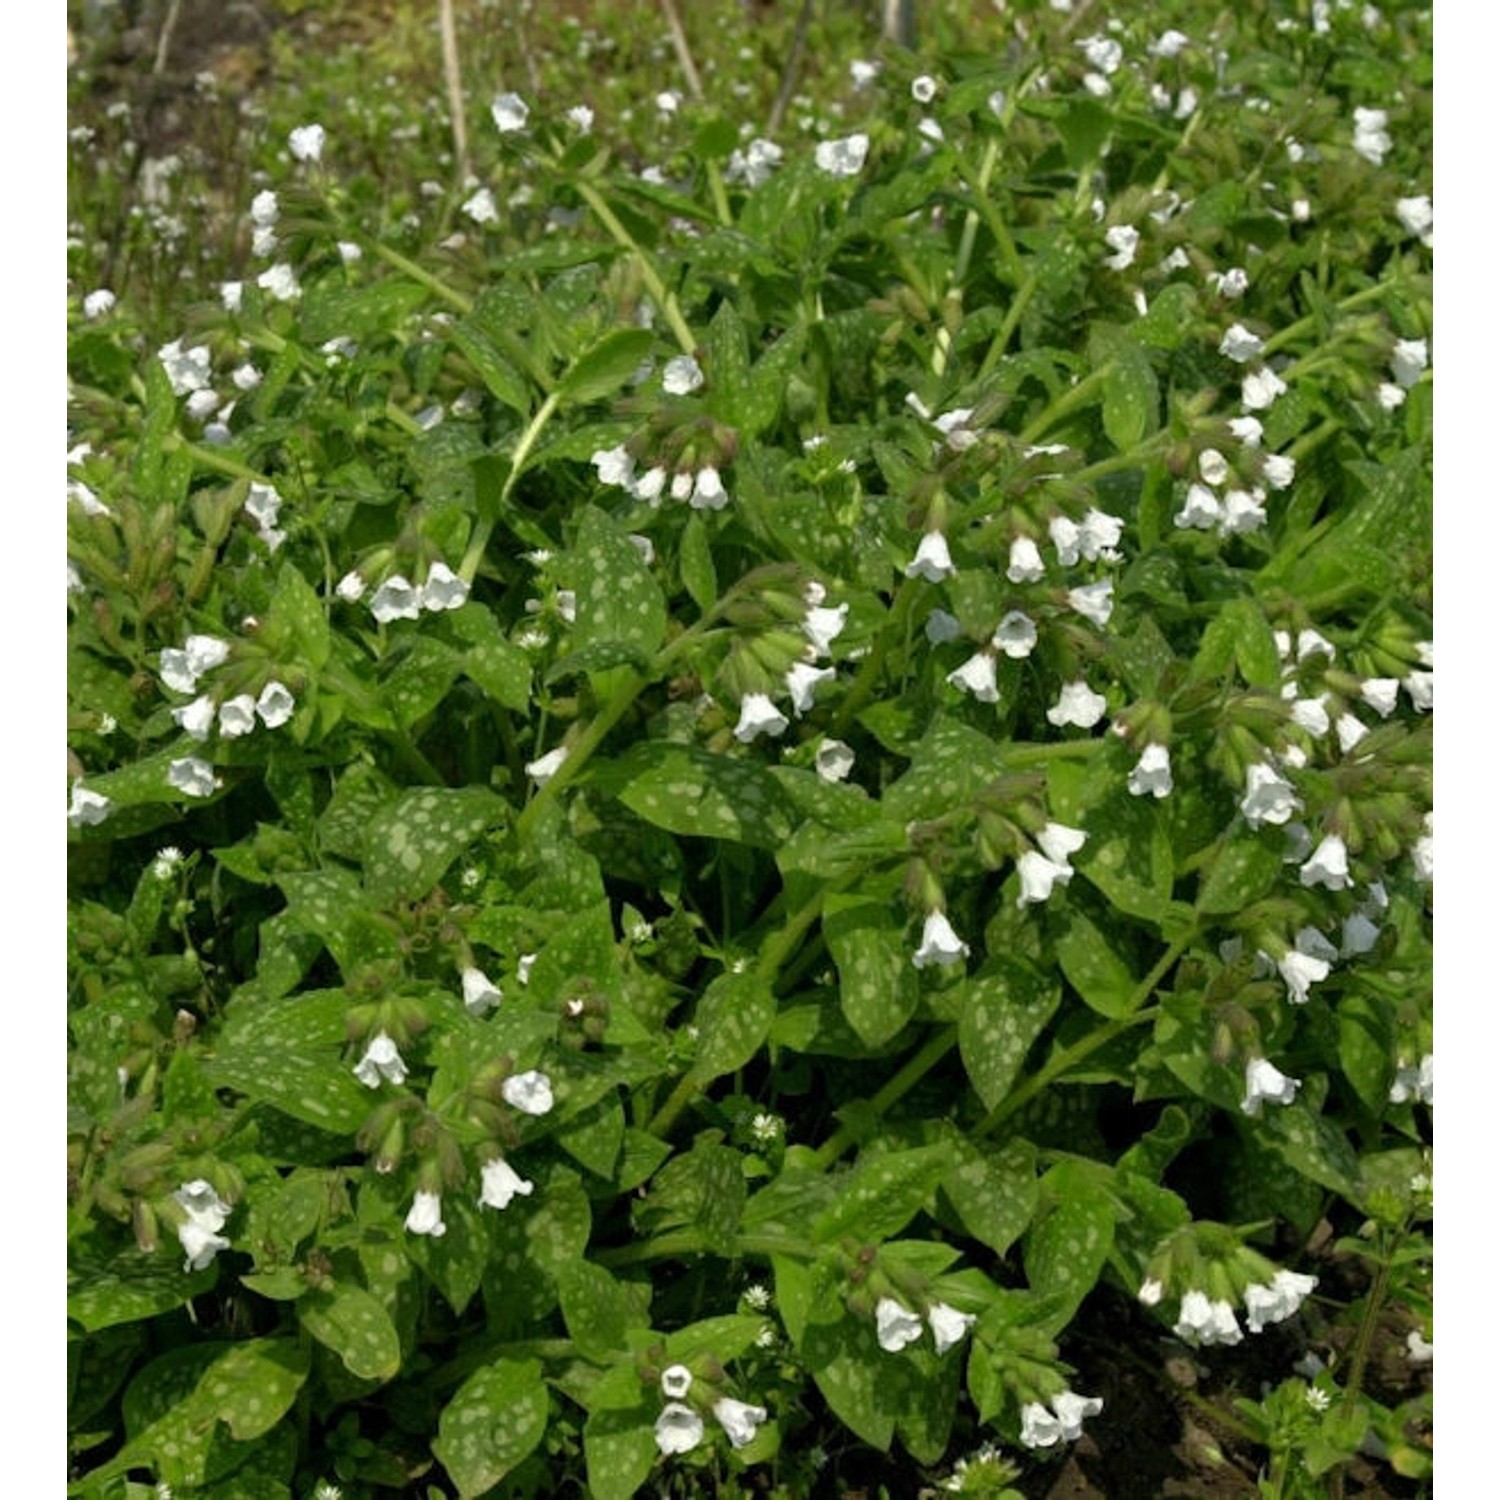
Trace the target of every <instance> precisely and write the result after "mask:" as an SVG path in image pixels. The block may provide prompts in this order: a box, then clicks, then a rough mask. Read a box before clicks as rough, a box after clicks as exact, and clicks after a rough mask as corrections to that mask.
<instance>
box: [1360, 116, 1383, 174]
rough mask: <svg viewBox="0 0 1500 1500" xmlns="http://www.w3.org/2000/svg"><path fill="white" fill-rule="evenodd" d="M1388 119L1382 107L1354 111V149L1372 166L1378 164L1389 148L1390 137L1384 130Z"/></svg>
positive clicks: (1381, 161)
mask: <svg viewBox="0 0 1500 1500" xmlns="http://www.w3.org/2000/svg"><path fill="white" fill-rule="evenodd" d="M1388 120H1389V117H1388V116H1387V115H1386V112H1385V111H1384V110H1383V109H1356V110H1355V111H1354V150H1355V152H1356V153H1357V154H1358V155H1360V156H1362V157H1364V159H1365V160H1366V161H1367V162H1369V163H1370V164H1371V165H1372V166H1376V167H1378V166H1380V165H1381V164H1382V163H1383V162H1384V161H1385V154H1386V152H1387V151H1389V150H1390V149H1391V137H1390V135H1389V133H1388V132H1387V130H1386V125H1387V123H1388Z"/></svg>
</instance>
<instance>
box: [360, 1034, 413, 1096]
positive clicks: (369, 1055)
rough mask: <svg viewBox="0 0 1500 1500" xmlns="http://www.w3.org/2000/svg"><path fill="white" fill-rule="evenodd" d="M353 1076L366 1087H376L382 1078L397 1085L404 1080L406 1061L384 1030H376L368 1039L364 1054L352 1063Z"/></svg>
mask: <svg viewBox="0 0 1500 1500" xmlns="http://www.w3.org/2000/svg"><path fill="white" fill-rule="evenodd" d="M354 1076H355V1077H356V1078H357V1079H359V1081H360V1082H361V1083H362V1084H364V1086H365V1087H366V1088H367V1089H378V1088H379V1087H380V1085H381V1082H382V1080H383V1081H384V1082H386V1083H394V1084H397V1085H400V1084H402V1083H404V1082H405V1081H406V1063H405V1061H404V1060H403V1059H402V1056H401V1053H400V1052H399V1051H398V1050H397V1047H396V1044H395V1042H393V1041H392V1040H391V1038H390V1037H389V1036H387V1035H386V1033H385V1032H383V1031H380V1032H376V1034H375V1035H374V1036H373V1037H372V1038H371V1039H370V1042H369V1044H368V1045H367V1046H366V1047H365V1053H364V1056H363V1057H361V1058H360V1060H359V1061H358V1062H357V1063H355V1065H354Z"/></svg>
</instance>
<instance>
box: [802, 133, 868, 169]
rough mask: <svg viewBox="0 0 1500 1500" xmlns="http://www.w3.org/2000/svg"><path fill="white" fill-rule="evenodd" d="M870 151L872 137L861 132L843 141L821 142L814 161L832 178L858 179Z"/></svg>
mask: <svg viewBox="0 0 1500 1500" xmlns="http://www.w3.org/2000/svg"><path fill="white" fill-rule="evenodd" d="M869 149H870V137H869V136H867V135H866V134H865V133H864V132H863V131H859V132H856V133H855V134H854V135H847V136H844V137H843V139H841V140H836V141H819V142H818V145H817V149H816V150H815V151H814V152H813V160H814V161H815V162H816V163H817V165H818V170H819V171H820V172H827V173H828V174H829V176H830V177H858V176H859V173H860V170H861V168H863V166H864V164H865V156H866V154H867V153H868V151H869Z"/></svg>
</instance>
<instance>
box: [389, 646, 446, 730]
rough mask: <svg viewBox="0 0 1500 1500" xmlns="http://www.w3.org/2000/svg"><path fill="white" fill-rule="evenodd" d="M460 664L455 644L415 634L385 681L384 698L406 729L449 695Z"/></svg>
mask: <svg viewBox="0 0 1500 1500" xmlns="http://www.w3.org/2000/svg"><path fill="white" fill-rule="evenodd" d="M460 665H461V661H460V658H459V655H458V653H457V652H456V651H454V650H453V648H452V647H451V646H445V645H444V644H443V643H442V642H441V641H436V640H433V639H432V638H431V637H430V636H425V635H419V636H415V637H413V638H412V639H411V643H410V645H409V646H408V647H407V648H406V650H404V651H403V652H402V653H401V657H400V660H399V661H397V663H396V665H395V667H394V668H393V669H392V671H391V673H390V675H389V676H388V677H386V679H385V681H384V682H383V683H382V684H381V701H382V702H383V703H384V705H385V707H386V708H388V709H389V710H390V712H391V717H392V718H393V719H394V720H395V721H396V723H397V724H398V725H400V727H401V728H402V729H410V728H411V727H412V725H413V724H415V723H417V721H418V720H420V719H425V718H426V717H427V715H428V714H430V713H431V712H432V711H433V710H434V709H435V708H436V707H437V706H438V705H439V704H440V703H441V702H442V701H443V699H444V698H446V697H447V696H448V690H449V688H451V687H452V686H453V680H454V678H456V677H457V676H458V673H459V669H460Z"/></svg>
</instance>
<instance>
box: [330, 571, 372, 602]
mask: <svg viewBox="0 0 1500 1500" xmlns="http://www.w3.org/2000/svg"><path fill="white" fill-rule="evenodd" d="M365 587H366V585H365V581H364V579H363V578H362V577H361V576H360V574H359V570H358V569H357V568H351V569H350V570H349V571H348V572H347V573H345V574H344V576H343V577H342V578H340V579H339V581H338V583H337V584H335V585H334V590H333V591H334V593H335V594H337V595H338V596H339V598H340V599H342V600H343V601H344V603H345V604H358V603H359V601H360V600H361V599H363V598H364V596H365Z"/></svg>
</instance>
